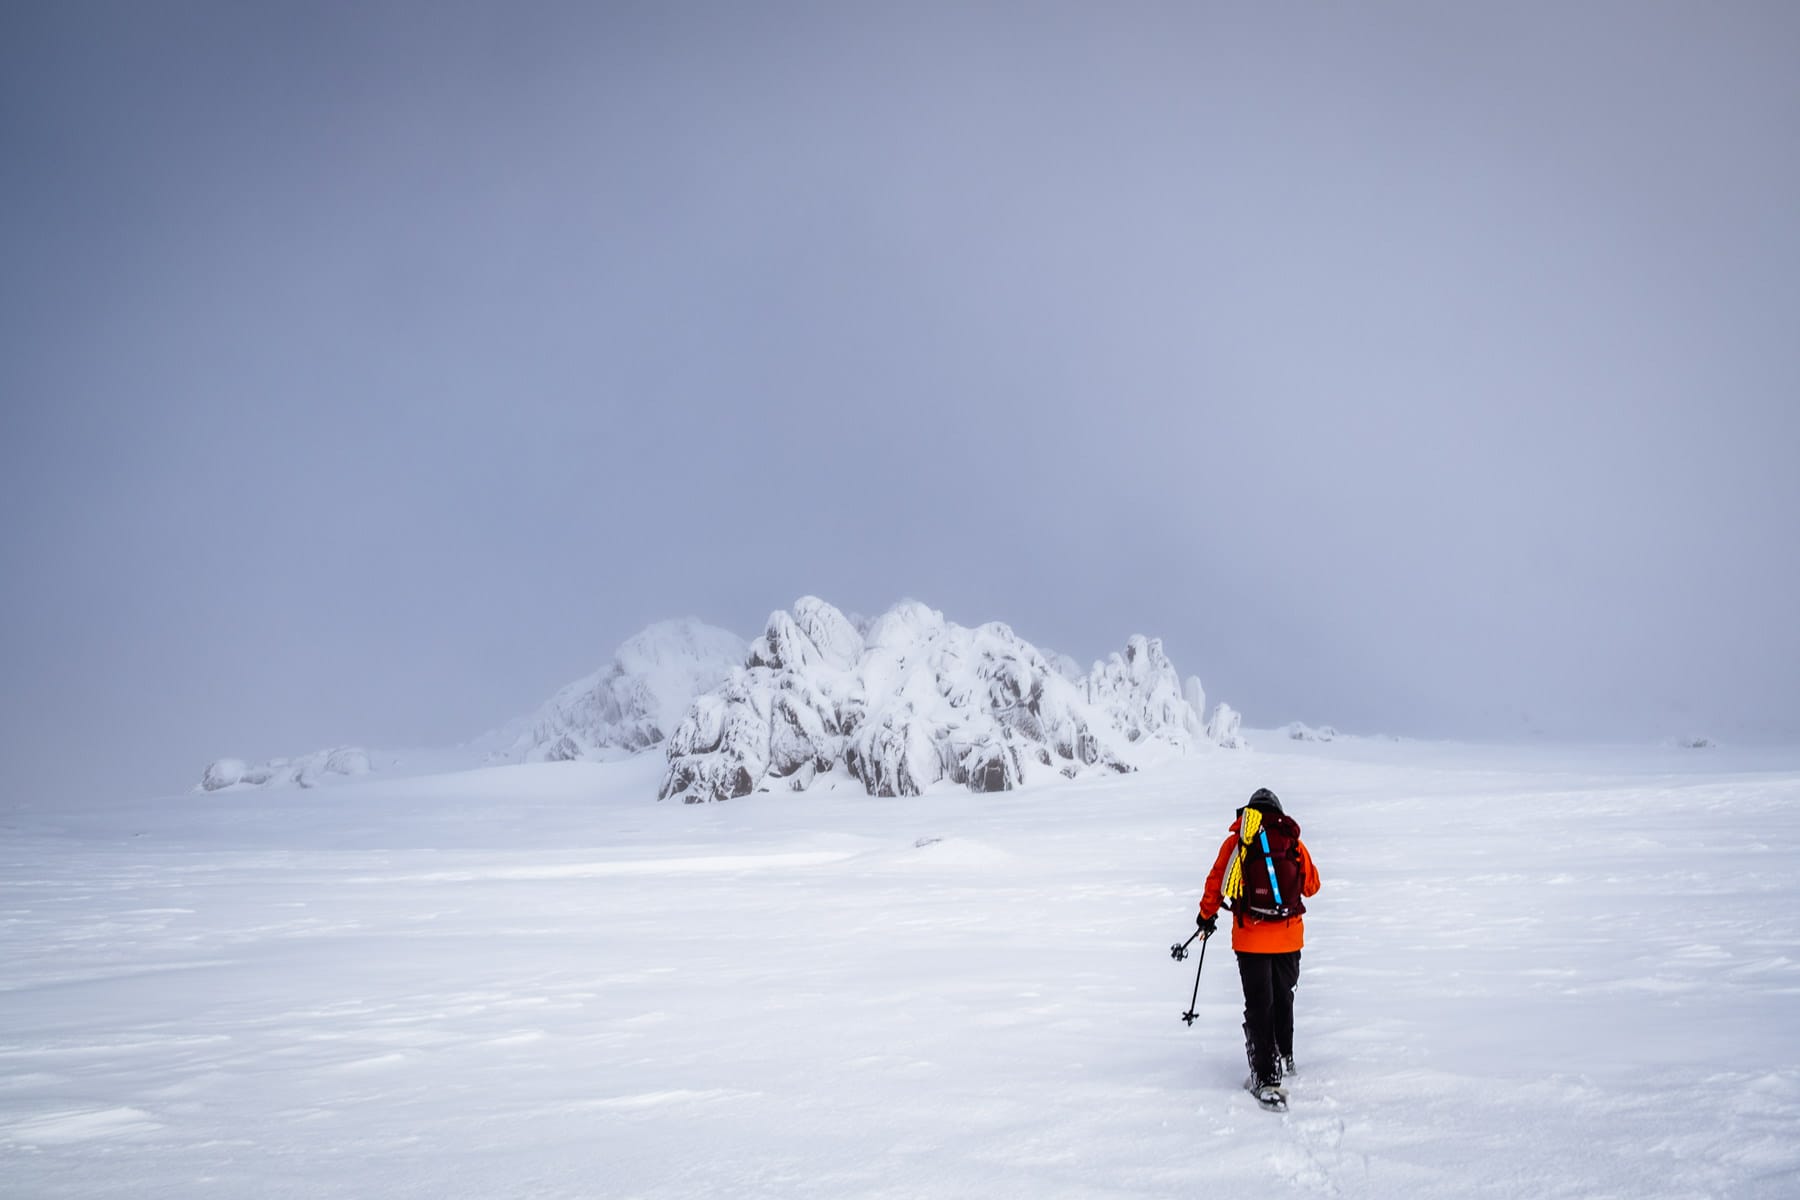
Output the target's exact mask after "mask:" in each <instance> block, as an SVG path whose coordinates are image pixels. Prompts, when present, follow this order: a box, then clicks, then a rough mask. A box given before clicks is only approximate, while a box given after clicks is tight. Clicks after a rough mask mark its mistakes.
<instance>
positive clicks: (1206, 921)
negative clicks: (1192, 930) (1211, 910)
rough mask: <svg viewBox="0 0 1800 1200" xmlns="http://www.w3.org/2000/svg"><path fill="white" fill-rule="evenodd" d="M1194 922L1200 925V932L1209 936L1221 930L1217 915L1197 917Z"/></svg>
mask: <svg viewBox="0 0 1800 1200" xmlns="http://www.w3.org/2000/svg"><path fill="white" fill-rule="evenodd" d="M1194 924H1195V925H1198V926H1199V927H1200V932H1201V933H1204V934H1205V935H1206V936H1207V937H1211V936H1212V935H1213V934H1215V933H1217V932H1218V931H1219V918H1217V917H1195V918H1194Z"/></svg>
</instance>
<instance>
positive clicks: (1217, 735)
mask: <svg viewBox="0 0 1800 1200" xmlns="http://www.w3.org/2000/svg"><path fill="white" fill-rule="evenodd" d="M1243 723H1244V719H1243V718H1242V717H1240V716H1239V715H1238V712H1237V710H1236V709H1235V708H1233V707H1231V705H1229V704H1227V703H1225V702H1224V701H1223V700H1221V701H1219V707H1217V708H1215V709H1213V714H1212V716H1211V717H1209V718H1207V721H1206V740H1207V741H1209V742H1212V743H1213V744H1214V745H1216V746H1220V747H1223V748H1224V749H1226V750H1241V749H1243V747H1244V739H1243V735H1242V734H1240V733H1239V732H1238V730H1239V727H1240V726H1241V725H1242V724H1243Z"/></svg>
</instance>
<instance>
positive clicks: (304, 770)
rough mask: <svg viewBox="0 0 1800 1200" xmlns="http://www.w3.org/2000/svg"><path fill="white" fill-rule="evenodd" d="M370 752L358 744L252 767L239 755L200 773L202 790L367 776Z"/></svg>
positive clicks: (313, 783)
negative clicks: (241, 785)
mask: <svg viewBox="0 0 1800 1200" xmlns="http://www.w3.org/2000/svg"><path fill="white" fill-rule="evenodd" d="M368 773H369V755H368V752H367V751H366V750H362V749H359V748H358V747H355V746H342V747H339V748H338V749H335V750H320V751H318V752H317V753H315V754H306V755H302V756H301V757H299V758H271V759H270V760H269V761H268V762H265V763H258V764H256V765H255V766H250V765H249V764H247V763H245V762H244V760H243V759H240V758H221V759H218V760H217V761H215V762H213V763H212V764H211V765H209V766H208V767H207V768H206V771H205V772H204V773H203V774H202V775H201V776H200V788H201V790H202V791H207V792H217V791H221V790H223V789H225V788H229V787H236V786H238V785H240V784H243V785H247V786H250V787H263V786H266V785H268V784H282V783H297V784H299V785H300V786H301V787H314V786H316V785H318V784H320V783H323V782H325V781H326V780H327V779H329V778H330V777H332V776H334V775H340V776H348V775H367V774H368Z"/></svg>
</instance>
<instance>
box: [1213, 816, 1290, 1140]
mask: <svg viewBox="0 0 1800 1200" xmlns="http://www.w3.org/2000/svg"><path fill="white" fill-rule="evenodd" d="M1318 890H1319V870H1318V868H1317V867H1315V866H1313V860H1312V855H1311V854H1309V853H1308V852H1307V849H1306V845H1305V844H1304V843H1303V842H1301V840H1300V823H1299V822H1298V821H1295V820H1294V819H1293V818H1292V817H1290V816H1288V815H1287V814H1286V813H1284V812H1282V811H1281V801H1280V800H1279V799H1278V798H1277V797H1276V795H1275V793H1274V792H1271V791H1270V790H1269V789H1268V788H1258V789H1256V792H1255V793H1254V794H1253V795H1251V797H1250V802H1249V803H1248V804H1246V805H1244V807H1242V808H1240V809H1238V810H1237V820H1235V821H1233V822H1232V823H1231V833H1230V836H1228V837H1227V838H1226V839H1225V844H1224V845H1222V846H1220V847H1219V857H1218V859H1217V860H1216V861H1215V862H1214V863H1213V867H1212V871H1211V873H1209V874H1208V875H1207V877H1206V892H1205V894H1204V895H1203V896H1202V897H1201V898H1200V917H1199V920H1198V922H1197V924H1198V925H1199V927H1200V932H1201V934H1202V935H1204V936H1205V937H1209V938H1210V937H1211V936H1212V935H1213V933H1214V932H1216V931H1217V929H1218V914H1219V910H1220V908H1225V909H1227V910H1228V911H1230V912H1231V914H1232V922H1231V948H1232V950H1233V951H1235V952H1236V954H1237V963H1238V975H1239V976H1240V977H1241V978H1242V980H1243V983H1244V1050H1245V1053H1246V1054H1247V1055H1248V1056H1249V1058H1250V1077H1249V1078H1248V1079H1247V1080H1245V1081H1244V1087H1245V1088H1246V1089H1247V1090H1248V1091H1250V1092H1252V1093H1254V1094H1255V1096H1256V1099H1257V1102H1258V1103H1259V1104H1261V1105H1263V1107H1265V1108H1285V1107H1286V1105H1287V1093H1286V1092H1285V1091H1283V1090H1282V1087H1281V1080H1282V1077H1283V1076H1284V1075H1292V1074H1293V1073H1294V986H1295V985H1296V984H1297V983H1299V982H1300V947H1301V945H1302V944H1303V943H1304V942H1305V940H1306V924H1305V922H1304V921H1303V920H1302V919H1301V916H1300V914H1301V913H1303V912H1305V911H1306V905H1305V903H1304V902H1303V898H1304V897H1306V896H1311V895H1313V894H1314V893H1316V892H1317V891H1318Z"/></svg>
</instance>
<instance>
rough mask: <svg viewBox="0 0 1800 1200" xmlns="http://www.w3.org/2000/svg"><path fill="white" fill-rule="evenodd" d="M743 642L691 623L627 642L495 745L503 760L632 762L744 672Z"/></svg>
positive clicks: (665, 625) (664, 625)
mask: <svg viewBox="0 0 1800 1200" xmlns="http://www.w3.org/2000/svg"><path fill="white" fill-rule="evenodd" d="M744 653H745V645H744V639H742V638H740V637H738V636H737V635H736V634H734V633H728V632H726V631H725V630H723V629H719V628H717V627H716V626H712V625H707V624H705V623H704V622H701V621H695V620H691V619H685V620H677V621H661V622H658V623H657V624H655V625H652V626H650V627H649V628H647V629H645V630H644V631H643V632H641V633H639V634H637V635H636V636H635V637H632V638H630V639H629V640H627V641H626V642H625V643H624V644H623V645H621V646H620V647H619V648H618V650H617V651H616V652H615V653H614V654H613V660H612V662H611V663H610V664H608V665H607V666H606V667H604V668H602V669H601V670H599V671H596V672H594V673H593V674H592V675H589V676H587V677H586V678H584V679H578V680H576V681H575V682H574V683H571V684H569V685H568V686H567V687H565V688H563V689H562V690H561V691H559V692H557V693H556V695H554V696H552V697H551V698H550V699H549V700H548V701H547V702H545V704H544V706H543V707H542V708H540V709H538V711H537V712H536V713H534V714H532V715H531V716H529V717H525V718H523V719H521V720H518V721H514V722H513V723H512V724H511V725H508V726H507V727H506V728H505V729H504V730H502V731H501V732H500V733H499V734H497V735H495V740H497V741H499V742H501V743H502V745H501V748H500V749H499V752H498V757H503V758H507V759H511V760H513V761H521V762H562V761H567V760H571V759H581V758H607V757H616V756H618V755H622V754H635V753H636V752H638V751H640V750H644V749H647V748H649V747H651V746H654V745H656V744H657V743H658V742H661V741H662V740H663V739H664V738H665V737H667V736H668V735H669V733H670V731H672V730H673V729H674V728H675V726H676V725H678V724H679V723H680V721H681V719H682V717H683V716H684V715H685V714H686V713H687V710H688V708H689V707H690V706H691V705H692V704H693V702H694V697H696V696H698V695H700V694H701V693H703V692H707V691H710V690H711V689H713V688H715V687H717V686H718V685H719V684H720V683H722V682H724V681H725V679H726V678H728V677H729V676H730V675H731V673H732V672H733V671H735V670H737V669H738V667H739V666H741V665H742V664H743V661H744Z"/></svg>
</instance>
